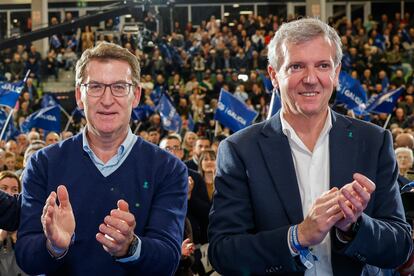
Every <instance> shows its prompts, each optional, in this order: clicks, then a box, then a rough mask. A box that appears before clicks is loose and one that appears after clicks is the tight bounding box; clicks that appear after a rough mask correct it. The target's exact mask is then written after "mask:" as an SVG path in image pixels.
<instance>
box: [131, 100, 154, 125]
mask: <svg viewBox="0 0 414 276" xmlns="http://www.w3.org/2000/svg"><path fill="white" fill-rule="evenodd" d="M152 113H154V109H153V108H152V107H151V106H149V105H147V104H143V105H139V106H137V107H136V108H134V109H132V114H131V118H132V120H133V121H136V120H138V121H140V122H143V121H145V120H146V119H147V118H148V117H149V116H151V114H152Z"/></svg>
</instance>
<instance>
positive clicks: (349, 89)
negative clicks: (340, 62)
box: [336, 71, 367, 109]
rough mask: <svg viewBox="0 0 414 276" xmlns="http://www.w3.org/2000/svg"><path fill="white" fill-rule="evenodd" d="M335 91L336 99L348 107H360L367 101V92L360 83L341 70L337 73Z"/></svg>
mask: <svg viewBox="0 0 414 276" xmlns="http://www.w3.org/2000/svg"><path fill="white" fill-rule="evenodd" d="M336 91H337V92H336V101H337V102H340V103H343V104H345V107H346V108H348V109H357V108H358V107H359V108H360V107H361V106H364V105H365V104H366V102H367V93H366V92H365V90H364V89H363V88H362V86H361V83H360V82H359V81H358V80H356V79H354V78H352V77H351V76H350V75H348V74H347V73H345V72H343V71H341V73H340V74H339V85H338V87H337V88H336Z"/></svg>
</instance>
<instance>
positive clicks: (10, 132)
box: [0, 109, 20, 141]
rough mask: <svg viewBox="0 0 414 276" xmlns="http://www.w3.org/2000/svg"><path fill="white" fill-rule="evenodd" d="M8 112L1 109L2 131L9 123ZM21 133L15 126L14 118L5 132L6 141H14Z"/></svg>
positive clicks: (0, 127) (0, 125)
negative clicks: (7, 122)
mask: <svg viewBox="0 0 414 276" xmlns="http://www.w3.org/2000/svg"><path fill="white" fill-rule="evenodd" d="M7 116H8V114H7V112H6V111H4V110H3V109H0V130H3V127H4V124H5V123H6V121H7ZM19 134H20V132H19V131H18V130H17V129H16V126H15V125H14V120H13V117H12V118H11V120H10V121H9V124H8V126H7V129H6V131H5V132H4V137H3V140H4V141H8V140H10V139H14V138H15V137H16V136H17V135H19Z"/></svg>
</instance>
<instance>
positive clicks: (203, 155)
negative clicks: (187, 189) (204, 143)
mask: <svg viewBox="0 0 414 276" xmlns="http://www.w3.org/2000/svg"><path fill="white" fill-rule="evenodd" d="M206 156H210V157H213V158H214V160H216V153H215V151H214V150H211V149H209V150H204V151H202V152H201V154H200V158H199V159H198V172H199V173H200V174H201V176H203V177H204V171H203V166H202V164H203V161H204V159H206Z"/></svg>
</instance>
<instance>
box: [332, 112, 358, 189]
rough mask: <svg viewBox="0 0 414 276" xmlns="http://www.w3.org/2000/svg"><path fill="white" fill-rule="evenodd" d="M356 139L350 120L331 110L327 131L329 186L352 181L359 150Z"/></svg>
mask: <svg viewBox="0 0 414 276" xmlns="http://www.w3.org/2000/svg"><path fill="white" fill-rule="evenodd" d="M358 140H359V139H358V133H357V132H356V131H354V128H353V126H352V122H351V120H349V119H347V118H346V117H344V116H341V115H338V114H336V113H335V112H334V111H332V129H331V131H330V133H329V158H330V169H329V172H330V188H333V187H338V188H341V187H342V186H344V185H345V184H347V183H349V182H351V181H353V178H352V175H353V173H354V172H356V170H355V169H356V165H357V164H356V160H357V156H358V154H359V150H360V149H359V143H358Z"/></svg>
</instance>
